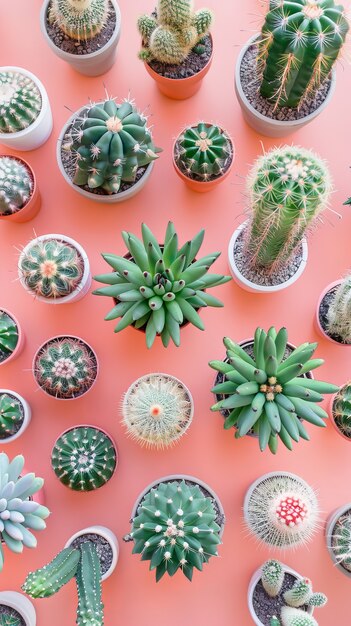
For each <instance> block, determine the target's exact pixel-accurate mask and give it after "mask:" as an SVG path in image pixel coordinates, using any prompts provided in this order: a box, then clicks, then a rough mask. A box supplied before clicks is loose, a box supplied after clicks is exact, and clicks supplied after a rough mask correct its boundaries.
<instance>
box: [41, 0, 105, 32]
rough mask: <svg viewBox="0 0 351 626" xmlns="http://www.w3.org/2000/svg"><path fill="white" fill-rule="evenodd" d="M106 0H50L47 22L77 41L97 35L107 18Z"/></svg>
mask: <svg viewBox="0 0 351 626" xmlns="http://www.w3.org/2000/svg"><path fill="white" fill-rule="evenodd" d="M109 13H110V12H109V1H108V0H52V1H51V5H50V9H49V13H48V18H49V22H50V23H53V24H55V25H57V26H58V27H59V29H60V30H61V31H62V32H63V33H65V34H66V35H68V37H71V39H77V40H78V41H81V40H83V41H87V40H88V39H92V37H95V35H98V34H99V33H100V32H101V30H102V29H103V28H104V27H105V26H106V24H107V22H108V18H109Z"/></svg>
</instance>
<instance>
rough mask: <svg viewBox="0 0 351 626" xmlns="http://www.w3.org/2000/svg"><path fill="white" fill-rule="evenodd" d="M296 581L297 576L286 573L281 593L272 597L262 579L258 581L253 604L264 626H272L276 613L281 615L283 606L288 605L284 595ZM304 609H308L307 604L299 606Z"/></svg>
mask: <svg viewBox="0 0 351 626" xmlns="http://www.w3.org/2000/svg"><path fill="white" fill-rule="evenodd" d="M295 581H296V577H295V576H293V575H292V574H289V573H288V572H286V573H285V576H284V582H283V586H282V588H281V591H280V593H279V594H278V595H277V596H276V597H275V598H271V597H270V596H269V595H268V593H266V591H265V590H264V588H263V585H262V581H261V579H260V580H259V581H258V583H257V585H256V587H255V589H254V592H253V596H252V604H253V608H254V611H255V613H256V615H257V617H258V619H259V620H260V621H261V622H262V624H264V626H270V622H271V618H272V617H273V616H274V615H276V616H278V617H279V616H280V613H281V610H282V607H283V606H286V602H285V601H284V598H283V595H284V593H285V592H286V591H288V590H289V589H291V588H292V587H293V585H294V583H295ZM299 608H300V609H302V610H303V611H307V606H306V605H304V606H301V607H299Z"/></svg>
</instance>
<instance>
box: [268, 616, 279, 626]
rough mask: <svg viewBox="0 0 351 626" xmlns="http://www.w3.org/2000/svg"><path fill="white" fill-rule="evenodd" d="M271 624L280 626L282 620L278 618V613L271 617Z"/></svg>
mask: <svg viewBox="0 0 351 626" xmlns="http://www.w3.org/2000/svg"><path fill="white" fill-rule="evenodd" d="M270 626H280V620H279V619H278V618H277V616H276V615H273V617H272V618H271V621H270Z"/></svg>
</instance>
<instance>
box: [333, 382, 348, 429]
mask: <svg viewBox="0 0 351 626" xmlns="http://www.w3.org/2000/svg"><path fill="white" fill-rule="evenodd" d="M332 410H333V416H334V421H335V424H336V426H337V427H338V429H339V430H340V432H341V433H342V434H343V435H345V437H349V438H351V382H348V383H347V384H346V385H344V386H343V387H342V388H341V389H340V391H339V392H338V393H337V395H336V397H335V400H334V402H333V409H332Z"/></svg>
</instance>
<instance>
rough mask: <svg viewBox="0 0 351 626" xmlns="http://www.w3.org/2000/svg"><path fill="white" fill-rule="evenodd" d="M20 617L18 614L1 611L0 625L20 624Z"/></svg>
mask: <svg viewBox="0 0 351 626" xmlns="http://www.w3.org/2000/svg"><path fill="white" fill-rule="evenodd" d="M21 624H22V618H21V616H20V615H9V614H6V613H1V615H0V626H21Z"/></svg>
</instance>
